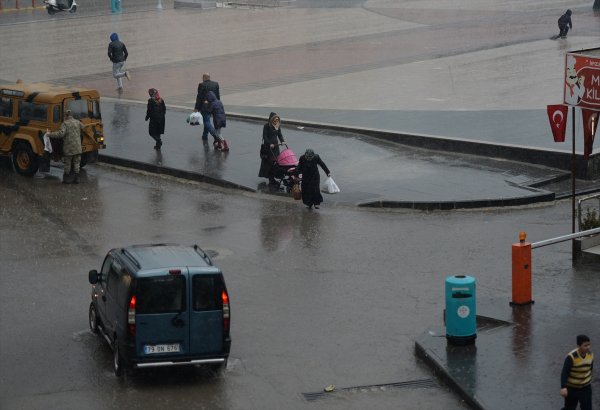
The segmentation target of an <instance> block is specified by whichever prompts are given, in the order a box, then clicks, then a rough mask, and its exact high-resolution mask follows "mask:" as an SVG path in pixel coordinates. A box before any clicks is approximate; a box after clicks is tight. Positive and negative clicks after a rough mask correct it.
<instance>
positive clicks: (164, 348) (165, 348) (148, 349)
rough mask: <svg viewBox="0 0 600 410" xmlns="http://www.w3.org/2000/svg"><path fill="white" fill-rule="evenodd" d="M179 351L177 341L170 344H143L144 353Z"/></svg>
mask: <svg viewBox="0 0 600 410" xmlns="http://www.w3.org/2000/svg"><path fill="white" fill-rule="evenodd" d="M176 352H179V343H175V344H172V345H146V346H144V353H146V354H155V353H176Z"/></svg>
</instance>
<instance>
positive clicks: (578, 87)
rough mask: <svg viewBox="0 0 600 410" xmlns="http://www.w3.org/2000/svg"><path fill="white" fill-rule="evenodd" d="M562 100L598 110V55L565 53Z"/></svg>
mask: <svg viewBox="0 0 600 410" xmlns="http://www.w3.org/2000/svg"><path fill="white" fill-rule="evenodd" d="M595 54H596V53H595ZM564 102H565V104H567V105H571V106H578V107H582V108H588V109H592V110H595V111H600V57H597V56H596V55H594V56H591V55H585V54H581V53H567V55H566V56H565V85H564Z"/></svg>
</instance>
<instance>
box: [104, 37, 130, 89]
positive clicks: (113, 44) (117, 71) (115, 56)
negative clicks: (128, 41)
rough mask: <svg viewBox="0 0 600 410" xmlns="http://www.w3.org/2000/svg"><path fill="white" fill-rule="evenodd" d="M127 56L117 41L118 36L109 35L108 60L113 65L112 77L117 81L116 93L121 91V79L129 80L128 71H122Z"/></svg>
mask: <svg viewBox="0 0 600 410" xmlns="http://www.w3.org/2000/svg"><path fill="white" fill-rule="evenodd" d="M128 56H129V53H128V52H127V47H125V44H123V42H122V41H120V40H119V35H118V34H117V33H112V34H111V35H110V44H109V45H108V58H110V61H112V63H113V77H114V78H116V79H117V91H123V77H127V79H128V80H131V75H130V74H129V71H123V66H124V65H125V61H127V57H128Z"/></svg>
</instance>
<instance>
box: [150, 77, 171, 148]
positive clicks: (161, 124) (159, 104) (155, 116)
mask: <svg viewBox="0 0 600 410" xmlns="http://www.w3.org/2000/svg"><path fill="white" fill-rule="evenodd" d="M148 95H149V96H150V98H148V106H147V108H146V121H148V120H150V124H148V134H150V136H151V137H152V139H154V141H156V144H155V145H154V149H160V147H162V140H161V139H160V136H161V135H162V134H164V133H165V114H166V113H167V107H166V105H165V101H164V100H163V99H162V98H161V97H160V93H159V92H158V90H157V89H156V88H151V89H149V90H148Z"/></svg>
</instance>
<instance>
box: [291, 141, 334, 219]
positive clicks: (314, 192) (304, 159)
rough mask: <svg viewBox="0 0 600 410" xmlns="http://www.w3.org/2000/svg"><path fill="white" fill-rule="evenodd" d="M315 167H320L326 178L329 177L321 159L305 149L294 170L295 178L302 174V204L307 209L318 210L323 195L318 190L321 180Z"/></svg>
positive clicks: (327, 169) (310, 150)
mask: <svg viewBox="0 0 600 410" xmlns="http://www.w3.org/2000/svg"><path fill="white" fill-rule="evenodd" d="M317 165H318V166H320V167H321V169H322V170H323V171H324V172H325V174H327V176H330V175H331V173H330V172H329V168H327V165H325V163H324V162H323V161H322V160H321V157H320V156H318V155H317V154H315V152H314V151H313V150H312V149H307V150H306V152H305V153H304V155H302V156H301V157H300V160H299V161H298V167H297V168H296V176H298V175H299V174H302V186H301V188H302V202H303V203H304V205H306V206H307V207H308V209H310V208H311V207H312V206H313V205H314V207H315V209H319V206H320V205H321V202H323V195H321V191H320V190H319V187H320V185H321V183H320V182H321V179H320V176H319V168H317Z"/></svg>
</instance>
